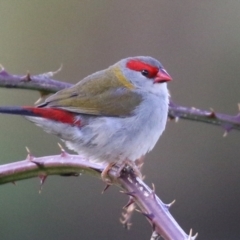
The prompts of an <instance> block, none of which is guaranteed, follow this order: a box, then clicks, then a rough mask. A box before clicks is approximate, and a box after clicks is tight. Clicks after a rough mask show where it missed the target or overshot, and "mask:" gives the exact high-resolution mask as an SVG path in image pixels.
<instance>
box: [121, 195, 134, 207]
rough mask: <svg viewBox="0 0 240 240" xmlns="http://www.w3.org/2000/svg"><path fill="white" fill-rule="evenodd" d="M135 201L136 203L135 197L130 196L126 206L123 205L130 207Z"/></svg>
mask: <svg viewBox="0 0 240 240" xmlns="http://www.w3.org/2000/svg"><path fill="white" fill-rule="evenodd" d="M133 203H135V201H134V199H133V198H132V197H130V198H129V200H128V203H127V204H126V205H125V206H123V209H126V208H128V207H129V206H130V205H132V204H133Z"/></svg>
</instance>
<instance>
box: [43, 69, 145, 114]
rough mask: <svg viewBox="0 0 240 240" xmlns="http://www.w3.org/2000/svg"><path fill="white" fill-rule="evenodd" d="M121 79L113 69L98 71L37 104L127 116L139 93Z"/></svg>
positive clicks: (86, 112)
mask: <svg viewBox="0 0 240 240" xmlns="http://www.w3.org/2000/svg"><path fill="white" fill-rule="evenodd" d="M123 80H124V79H121V81H119V76H116V74H113V72H112V70H105V71H104V72H103V71H101V72H98V73H96V74H93V75H91V76H89V77H87V78H85V79H83V80H82V81H80V82H79V83H78V84H76V85H74V86H73V87H71V88H68V89H63V90H61V91H59V92H57V93H56V94H54V95H52V96H50V97H49V98H47V99H46V102H45V103H44V104H42V105H40V106H39V107H58V108H61V109H65V110H67V111H71V112H76V113H82V114H89V115H100V116H120V117H124V116H129V115H131V114H132V112H133V111H134V110H135V109H136V107H137V106H138V105H139V104H140V103H141V101H142V96H141V95H140V94H139V93H137V92H136V91H134V89H133V85H131V84H130V83H129V82H126V83H125V82H123ZM127 84H128V85H127Z"/></svg>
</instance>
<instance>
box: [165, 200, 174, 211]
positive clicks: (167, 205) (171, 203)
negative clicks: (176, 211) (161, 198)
mask: <svg viewBox="0 0 240 240" xmlns="http://www.w3.org/2000/svg"><path fill="white" fill-rule="evenodd" d="M175 202H176V199H174V200H173V201H172V202H170V203H169V204H165V206H166V207H167V208H168V209H169V208H170V207H172V205H173V204H174V203H175Z"/></svg>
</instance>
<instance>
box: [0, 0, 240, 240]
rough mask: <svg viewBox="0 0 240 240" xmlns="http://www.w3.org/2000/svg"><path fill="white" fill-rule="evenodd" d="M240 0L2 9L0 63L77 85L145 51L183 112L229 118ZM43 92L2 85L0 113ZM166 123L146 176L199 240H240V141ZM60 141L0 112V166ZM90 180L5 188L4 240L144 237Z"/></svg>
mask: <svg viewBox="0 0 240 240" xmlns="http://www.w3.org/2000/svg"><path fill="white" fill-rule="evenodd" d="M239 11H240V2H239V1H233V0H230V1H209V0H202V1H191V0H184V1H168V0H158V1H148V2H147V1H143V0H138V1H137V0H133V1H129V0H121V1H118V0H112V1H110V0H108V1H107V0H102V1H88V0H82V1H74V0H68V1H63V0H59V1H54V0H48V1H27V0H22V1H0V63H1V64H3V65H4V67H5V68H6V69H7V70H8V71H9V72H10V73H14V74H25V73H26V71H27V70H29V71H30V72H31V73H32V74H39V73H43V72H48V71H54V70H56V69H58V68H59V66H60V65H61V64H63V70H62V71H61V72H60V73H59V74H58V75H57V76H55V79H58V80H62V81H67V82H71V83H76V82H78V81H79V80H80V79H82V78H83V77H85V76H86V75H88V74H90V73H93V72H95V71H97V70H100V69H104V68H106V67H108V66H109V65H111V64H113V63H115V62H116V61H118V60H120V59H121V58H125V57H128V56H134V55H150V56H153V57H155V58H157V59H159V60H160V61H161V62H162V63H163V65H164V67H165V68H166V69H167V71H168V72H169V73H170V74H171V76H172V77H173V79H174V81H172V82H171V83H170V84H169V89H170V92H171V96H172V100H173V101H174V102H175V103H177V104H180V105H184V106H189V107H192V106H193V107H196V108H201V109H206V110H208V109H209V108H210V107H211V108H213V109H215V111H217V112H222V113H226V114H236V113H237V112H238V109H237V103H238V102H239V101H240V99H239V98H240V97H239V90H240V88H239V76H240V67H239V66H240V24H239V23H240V14H239ZM38 98H39V94H38V93H37V92H33V91H26V90H9V89H0V105H20V104H28V105H29V104H33V103H34V102H35V101H36V100H37V99H38ZM223 133H224V131H223V129H221V127H216V126H211V125H207V124H203V123H197V122H190V121H185V120H180V121H179V122H178V123H175V122H174V121H171V122H168V124H167V129H166V131H165V132H164V134H163V136H162V138H161V139H160V141H159V142H158V144H157V146H156V147H155V149H154V150H153V151H152V152H151V153H150V154H148V156H147V158H146V161H145V166H144V169H143V171H144V175H146V182H147V183H148V184H151V183H154V184H155V186H156V192H157V194H158V195H159V197H160V198H161V199H162V200H163V201H164V202H166V203H169V202H171V201H172V200H174V199H176V203H175V204H174V206H173V207H172V209H171V213H172V215H173V216H174V218H175V219H176V220H177V222H178V223H179V224H180V226H181V227H182V228H183V229H184V230H185V231H186V232H189V230H190V228H193V231H194V233H196V232H198V233H199V237H198V238H197V239H199V240H202V239H204V240H213V239H218V240H225V239H227V240H234V239H240V206H239V202H240V158H239V156H240V152H239V150H240V148H239V143H240V133H239V132H237V131H233V132H231V133H230V134H229V135H228V136H227V137H225V138H223V137H222V136H223ZM58 142H59V140H58V138H57V137H54V136H50V135H48V134H47V133H45V132H43V131H42V130H41V129H39V128H37V127H36V126H34V125H33V124H31V123H30V122H28V121H26V120H25V119H23V118H21V117H16V116H3V115H2V116H0V152H1V156H0V163H1V164H4V163H9V162H14V161H17V160H21V159H24V158H25V157H26V155H27V153H26V150H25V146H28V147H29V148H30V150H31V151H32V153H33V154H34V155H35V156H44V155H53V154H57V153H59V152H60V151H59V148H58V146H57V143H58ZM103 187H104V184H103V183H102V182H101V181H99V180H97V179H95V178H92V177H90V176H86V175H83V176H81V177H78V178H75V177H72V178H71V177H69V178H63V177H59V176H55V177H49V178H48V179H47V181H46V183H45V185H44V188H43V191H42V193H41V194H40V195H39V193H38V190H39V179H30V180H25V181H21V182H18V183H17V186H14V185H11V184H7V185H3V186H1V187H0V237H1V239H2V240H18V239H24V240H33V239H34V240H40V239H52V240H54V239H58V240H65V239H70V240H72V239H73V240H74V239H86V240H88V239H115V240H118V239H119V240H120V239H149V238H150V235H151V228H150V226H149V224H148V223H147V221H146V220H145V218H144V217H143V216H142V215H141V214H139V213H135V214H134V217H133V226H132V228H131V230H130V231H127V230H124V229H123V228H122V226H121V225H120V223H119V217H120V213H121V209H122V206H123V205H124V204H125V203H126V202H127V197H126V196H124V195H123V194H120V193H119V189H117V188H115V187H112V188H110V189H109V190H108V191H107V192H106V193H105V194H104V195H102V194H101V191H102V189H103Z"/></svg>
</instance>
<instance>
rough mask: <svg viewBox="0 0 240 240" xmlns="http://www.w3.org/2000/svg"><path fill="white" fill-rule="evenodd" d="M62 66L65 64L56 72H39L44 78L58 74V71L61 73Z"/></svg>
mask: <svg viewBox="0 0 240 240" xmlns="http://www.w3.org/2000/svg"><path fill="white" fill-rule="evenodd" d="M62 67H63V64H61V65H60V67H59V68H58V69H57V70H56V71H55V72H47V73H42V74H39V75H38V76H40V77H42V78H51V77H53V76H54V75H56V74H57V73H59V72H60V71H61V70H62Z"/></svg>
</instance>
